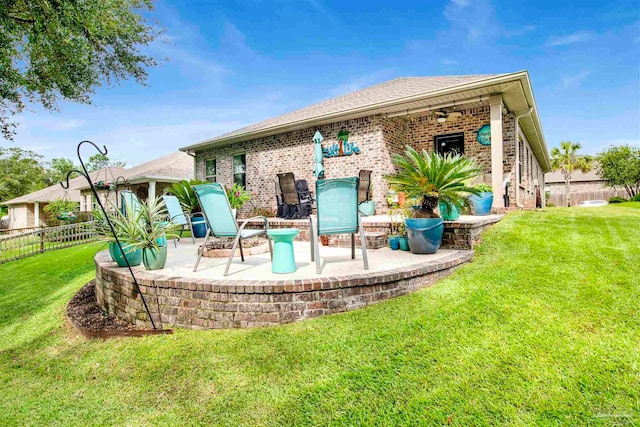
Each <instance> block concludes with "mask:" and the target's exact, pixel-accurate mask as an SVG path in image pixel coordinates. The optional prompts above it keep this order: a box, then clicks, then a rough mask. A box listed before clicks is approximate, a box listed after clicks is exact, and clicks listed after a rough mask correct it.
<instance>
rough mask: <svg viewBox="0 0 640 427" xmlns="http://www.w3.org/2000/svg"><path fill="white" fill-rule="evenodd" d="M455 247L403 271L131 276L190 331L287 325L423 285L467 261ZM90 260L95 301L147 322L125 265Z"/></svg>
mask: <svg viewBox="0 0 640 427" xmlns="http://www.w3.org/2000/svg"><path fill="white" fill-rule="evenodd" d="M472 256H473V251H467V250H464V251H455V252H452V254H451V255H447V256H446V257H443V258H440V259H438V260H431V261H425V262H422V263H418V264H413V265H412V266H411V267H409V268H403V269H394V270H386V271H382V272H381V271H378V272H372V273H366V274H354V275H351V276H345V277H329V278H327V277H318V278H313V279H304V280H291V279H290V280H279V281H260V282H257V281H242V280H209V279H192V278H181V277H170V276H163V275H161V274H159V273H152V272H147V271H145V270H144V268H141V267H136V268H135V270H136V277H137V278H138V283H139V284H140V286H141V291H142V292H143V293H144V295H145V298H146V301H147V303H148V305H149V308H150V310H151V313H152V315H153V316H154V321H156V322H157V323H159V321H161V322H162V324H163V325H164V326H165V327H167V326H171V325H174V326H181V327H185V328H190V329H205V328H249V327H258V326H271V325H277V324H282V323H289V322H293V321H296V320H301V319H308V318H312V317H318V316H322V315H325V314H332V313H339V312H343V311H348V310H353V309H356V308H360V307H363V306H366V305H369V304H373V303H375V302H378V301H381V300H385V299H388V298H393V297H396V296H399V295H404V294H407V293H409V292H413V291H415V290H416V289H419V288H422V287H426V286H430V285H432V284H433V283H434V282H435V281H436V280H437V279H439V278H441V277H444V276H447V275H449V274H451V272H453V270H455V269H456V268H457V267H459V266H460V265H462V264H464V263H466V262H467V261H469V260H471V257H472ZM95 263H96V297H97V300H98V305H99V306H100V307H102V308H103V309H104V310H105V311H107V312H108V313H109V314H115V315H117V316H118V317H121V318H123V319H126V320H128V321H129V322H132V323H135V324H143V325H147V326H151V323H150V322H149V319H148V318H147V314H146V312H145V311H144V307H143V305H142V301H141V298H140V295H138V293H137V292H136V291H134V285H133V281H132V279H131V276H130V275H129V274H128V270H127V269H126V268H118V267H116V266H115V264H114V263H113V262H111V260H110V259H109V254H108V253H107V251H102V252H99V253H98V254H97V255H96V257H95Z"/></svg>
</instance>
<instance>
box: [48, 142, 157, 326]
mask: <svg viewBox="0 0 640 427" xmlns="http://www.w3.org/2000/svg"><path fill="white" fill-rule="evenodd" d="M85 142H87V143H89V144H91V145H93V146H94V147H95V148H96V150H98V153H100V154H103V155H106V154H107V147H106V145H103V148H104V152H103V150H101V149H100V148H99V147H98V146H97V145H96V144H94V143H93V142H91V141H86V140H85V141H82V142H80V143H79V144H78V149H77V152H78V160H80V164H81V165H82V170H83V171H84V172H81V171H79V170H72V171H70V172H69V173H67V180H66V181H67V182H66V186H65V184H64V183H63V182H60V185H61V186H62V188H64V189H65V190H67V189H68V188H69V179H70V175H71V174H72V173H73V172H76V173H79V174H80V175H82V176H84V178H85V179H86V180H87V182H88V183H89V186H90V187H91V192H92V193H93V196H94V197H95V198H96V201H97V202H98V206H100V210H101V211H102V213H103V214H104V219H105V220H106V221H107V224H109V228H110V229H111V232H112V233H113V237H114V239H115V240H116V243H117V244H118V248H120V252H122V255H123V256H124V260H125V262H126V263H127V268H128V269H129V273H131V277H132V278H133V284H134V285H135V286H136V291H137V292H138V294H140V298H141V299H142V304H144V309H145V310H146V311H147V315H149V319H150V320H151V325H152V326H153V329H157V328H156V324H155V322H154V321H153V316H152V315H151V312H150V311H149V307H148V306H147V301H146V300H145V299H144V295H143V294H142V292H141V291H140V286H139V285H138V280H137V279H136V275H135V274H133V269H132V268H131V264H129V258H127V254H126V252H125V251H124V249H123V248H122V244H121V243H120V239H118V235H117V234H116V230H115V228H113V224H111V221H110V220H109V215H108V214H107V211H106V209H105V208H104V205H103V204H102V201H101V200H100V196H99V195H98V192H97V191H96V188H95V187H94V186H93V181H91V176H90V175H89V172H88V171H87V167H86V166H85V165H84V162H83V161H82V156H80V147H81V146H82V144H84V143H85Z"/></svg>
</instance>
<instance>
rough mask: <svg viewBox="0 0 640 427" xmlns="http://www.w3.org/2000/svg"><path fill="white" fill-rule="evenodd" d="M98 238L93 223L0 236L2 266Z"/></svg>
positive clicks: (0, 261) (0, 262)
mask: <svg viewBox="0 0 640 427" xmlns="http://www.w3.org/2000/svg"><path fill="white" fill-rule="evenodd" d="M97 237H98V236H97V234H96V230H95V227H94V222H93V221H89V222H79V223H76V224H67V225H61V226H58V227H47V228H40V229H36V230H33V231H27V232H23V233H19V234H9V235H0V264H3V263H5V262H9V261H14V260H17V259H20V258H25V257H28V256H31V255H35V254H40V253H44V252H46V251H52V250H54V249H62V248H68V247H71V246H75V245H80V244H82V243H87V242H91V241H94V240H96V239H97Z"/></svg>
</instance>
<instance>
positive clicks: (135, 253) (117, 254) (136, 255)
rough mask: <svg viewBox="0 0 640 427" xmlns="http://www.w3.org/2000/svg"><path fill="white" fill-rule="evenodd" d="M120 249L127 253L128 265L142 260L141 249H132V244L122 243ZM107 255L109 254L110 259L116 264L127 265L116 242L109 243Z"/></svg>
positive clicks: (138, 263)
mask: <svg viewBox="0 0 640 427" xmlns="http://www.w3.org/2000/svg"><path fill="white" fill-rule="evenodd" d="M122 249H123V250H124V252H125V254H127V260H128V261H129V265H130V266H132V267H134V266H136V265H140V263H141V262H142V249H133V245H131V244H128V243H123V244H122ZM132 249H133V250H132ZM109 255H111V259H112V260H114V261H115V262H116V263H117V264H118V267H126V266H127V261H125V259H124V255H123V254H122V251H121V250H120V248H119V247H118V244H117V243H116V242H111V243H109Z"/></svg>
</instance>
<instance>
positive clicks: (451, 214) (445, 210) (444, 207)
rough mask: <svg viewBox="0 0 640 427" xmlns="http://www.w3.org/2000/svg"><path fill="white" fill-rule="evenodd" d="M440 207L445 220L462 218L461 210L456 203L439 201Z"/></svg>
mask: <svg viewBox="0 0 640 427" xmlns="http://www.w3.org/2000/svg"><path fill="white" fill-rule="evenodd" d="M438 206H439V207H440V216H441V217H442V219H443V220H445V221H455V220H457V219H458V218H460V211H458V208H457V207H456V206H455V205H448V204H447V203H445V202H440V203H438Z"/></svg>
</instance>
